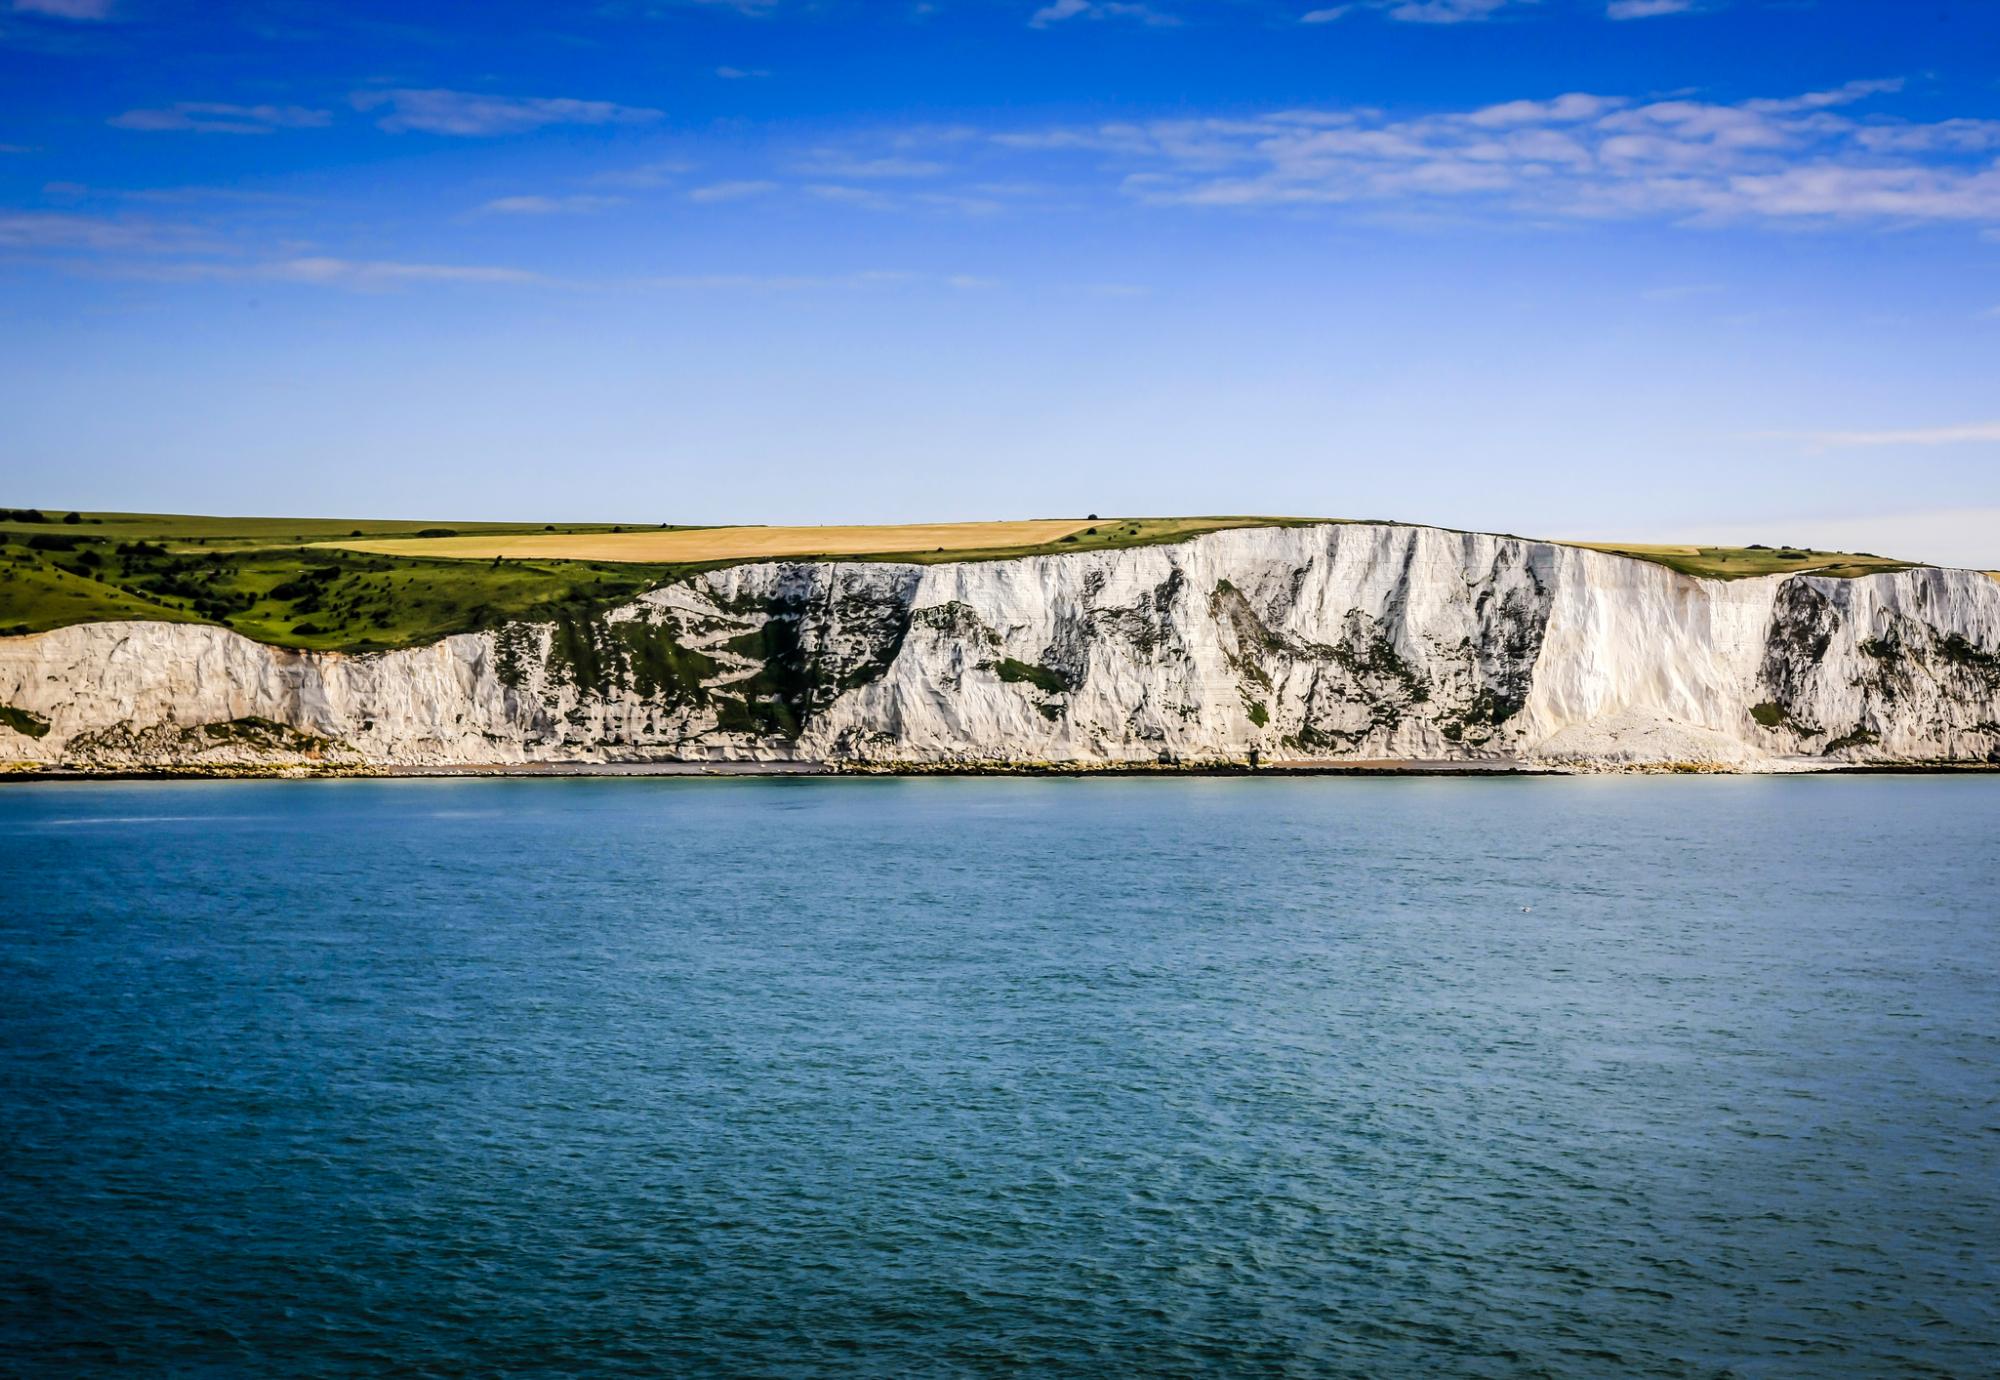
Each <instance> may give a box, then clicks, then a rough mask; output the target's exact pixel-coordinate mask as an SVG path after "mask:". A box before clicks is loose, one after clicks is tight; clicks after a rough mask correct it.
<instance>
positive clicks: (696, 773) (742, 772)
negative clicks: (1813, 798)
mask: <svg viewBox="0 0 2000 1380" xmlns="http://www.w3.org/2000/svg"><path fill="white" fill-rule="evenodd" d="M1993 773H2000V762H1881V763H1873V762H1871V763H1843V764H1840V765H1834V766H1823V767H1821V766H1815V767H1812V768H1809V769H1806V770H1791V771H1787V770H1763V771H1758V770H1741V769H1733V768H1718V767H1713V766H1709V765H1706V764H1699V763H1658V764H1650V765H1634V766H1625V767H1607V768H1599V769H1591V768H1581V769H1579V768H1576V767H1564V766H1552V765H1543V764H1539V763H1530V762H1515V761H1494V762H1455V761H1437V760H1407V761H1404V760H1396V759H1365V760H1353V761H1343V760H1339V759H1324V760H1314V761H1298V762H1265V763H1259V764H1258V765H1256V766H1251V765H1250V764H1249V763H1247V762H1204V763H1156V762H1109V763H1102V764H1093V763H1080V762H1028V763H900V764H896V765H872V764H857V763H833V762H800V761H774V762H496V763H462V764H450V765H437V766H431V765H397V766H361V767H350V766H329V767H318V766H310V765H305V766H300V765H286V766H255V765H234V764H230V765H225V764H213V765H203V764H189V765H186V766H168V767H108V768H103V769H95V768H88V767H39V766H37V767H22V768H17V769H11V770H10V769H7V768H4V767H0V787H4V786H6V785H8V784H10V783H23V784H25V783H29V782H35V783H41V782H59V781H357V780H360V781H365V780H452V779H472V778H509V779H519V780H533V779H572V778H586V779H609V778H661V779H665V778H692V779H700V778H727V777H793V776H796V777H814V778H837V777H849V778H852V777H922V776H936V777H1006V776H1017V777H1070V778H1080V777H1098V776H1117V777H1188V776H1241V777H1252V776H1257V777H1286V776H1349V777H1354V776H1364V777H1365V776H1381V777H1397V776H1403V777H1410V776H1422V777H1430V776H1469V777H1546V776H1843V775H1846V776H1852V775H1864V776H1866V775H1874V776H1880V775H1902V776H1947V775H1955V774H1971V775H1985V774H1993Z"/></svg>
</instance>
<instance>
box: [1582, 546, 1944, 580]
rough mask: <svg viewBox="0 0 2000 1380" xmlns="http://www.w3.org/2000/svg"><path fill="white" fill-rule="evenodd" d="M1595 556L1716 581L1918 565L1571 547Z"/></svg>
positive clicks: (1811, 555) (1764, 549)
mask: <svg viewBox="0 0 2000 1380" xmlns="http://www.w3.org/2000/svg"><path fill="white" fill-rule="evenodd" d="M1568 544H1569V545H1571V546H1581V547H1584V548H1585V549H1587V550H1590V551H1603V552H1606V553H1608V554H1610V555H1613V556H1630V557H1633V558H1634V559H1636V560H1642V561H1652V562H1653V563H1654V564H1656V565H1664V566H1667V567H1668V568H1670V569H1673V570H1678V571H1680V572H1681V574H1683V575H1700V576H1703V577H1704V578H1707V579H1711V580H1740V579H1743V578H1745V577H1746V576H1750V575H1778V574H1788V575H1801V574H1805V573H1808V572H1810V573H1811V574H1814V575H1831V576H1833V577H1835V578H1837V579H1851V578H1852V577H1854V576H1856V575H1879V574H1881V573H1882V572H1883V571H1887V570H1908V569H1909V568H1910V567H1911V566H1912V565H1913V564H1914V562H1911V561H1898V560H1891V559H1890V558H1889V557H1887V556H1875V555H1869V554H1867V553H1866V552H1853V551H1809V550H1806V549H1804V548H1803V547H1792V546H1659V545H1644V544H1634V543H1631V542H1626V543H1623V544H1619V543H1615V542H1589V541H1580V542H1571V543H1568Z"/></svg>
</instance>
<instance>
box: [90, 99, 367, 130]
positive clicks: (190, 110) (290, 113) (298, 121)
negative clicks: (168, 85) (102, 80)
mask: <svg viewBox="0 0 2000 1380" xmlns="http://www.w3.org/2000/svg"><path fill="white" fill-rule="evenodd" d="M332 122H333V116H332V114H331V113H330V112H328V111H324V110H309V109H307V108H305V107H304V106H297V105H229V104H227V103H225V102H221V101H176V102H175V103H174V104H172V105H169V106H162V107H159V108H157V109H152V110H128V111H126V112H125V113H124V114H123V115H114V116H112V117H111V119H110V120H108V121H106V123H107V124H110V125H112V126H113V127H114V128H117V129H136V130H145V131H148V132H168V131H186V132H190V133H195V134H270V133H272V132H274V131H276V130H280V129H321V128H324V127H325V126H326V125H329V124H331V123H332Z"/></svg>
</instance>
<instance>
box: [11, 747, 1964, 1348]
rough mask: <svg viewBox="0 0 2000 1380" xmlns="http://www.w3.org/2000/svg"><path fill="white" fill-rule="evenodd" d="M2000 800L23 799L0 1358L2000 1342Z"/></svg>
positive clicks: (1206, 793)
mask: <svg viewBox="0 0 2000 1380" xmlns="http://www.w3.org/2000/svg"><path fill="white" fill-rule="evenodd" d="M1996 1262H2000V778H1992V777H1986V778H1955V777H1868V778H1853V777H1846V778H1817V779H1646V780H1630V779H1610V780H1591V779H1576V780H1569V779H1511V780H1482V779H1473V780H1460V779H1392V780H1374V779H1367V780H1355V779H1295V778H1294V779H1269V778H1265V779H1187V778H1165V779H1086V780H1001V779H984V780H978V779H962V780H935V779H933V780H921V779H919V780H537V781H519V780H453V781H373V782H366V781H350V782H302V783H275V782H274V783H247V782H234V783H186V784H152V783H130V784H92V785H80V784H59V785H47V786H16V787H11V788H6V789H0V1371H5V1372H11V1373H17V1374H22V1375H36V1376H39V1375H52V1376H71V1375H93V1374H110V1373H113V1372H119V1373H141V1374H174V1375H216V1376H234V1375H257V1376H299V1377H306V1376H350V1375H383V1374H406V1375H434V1376H460V1375H468V1376H469V1375H493V1374H518V1375H647V1376H705V1375H732V1376H733V1375H742V1376H753V1375H754V1376H821V1375H829V1376H831V1375H858V1376H883V1377H889V1376H906V1375H945V1376H961V1375H962V1376H983V1375H998V1374H1028V1375H1036V1376H1101V1375H1137V1374H1146V1375H1186V1376H1203V1375H1287V1376H1291V1375H1297V1376H1308V1375H1424V1376H1565V1377H1567V1376H1576V1377H1598V1376H1612V1375H1621V1376H1622V1375H1646V1376H1702V1377H1707V1376H1814V1377H1821V1376H1848V1375H1852V1376H1891V1375H1958V1376H1971V1375H1986V1374H1992V1373H1994V1372H1995V1370H1996V1369H2000V1264H1996Z"/></svg>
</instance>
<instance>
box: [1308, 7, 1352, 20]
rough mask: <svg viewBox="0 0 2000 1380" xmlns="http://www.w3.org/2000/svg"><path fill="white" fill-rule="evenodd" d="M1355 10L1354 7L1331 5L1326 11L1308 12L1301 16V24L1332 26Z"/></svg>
mask: <svg viewBox="0 0 2000 1380" xmlns="http://www.w3.org/2000/svg"><path fill="white" fill-rule="evenodd" d="M1353 10H1354V6H1352V5H1329V6H1327V7H1326V8H1325V9H1320V10H1307V11H1306V12H1305V13H1304V14H1302V15H1300V16H1299V23H1301V24H1331V23H1332V22H1333V21H1334V20H1336V19H1342V18H1345V17H1346V16H1347V15H1349V14H1351V13H1352V12H1353Z"/></svg>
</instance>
